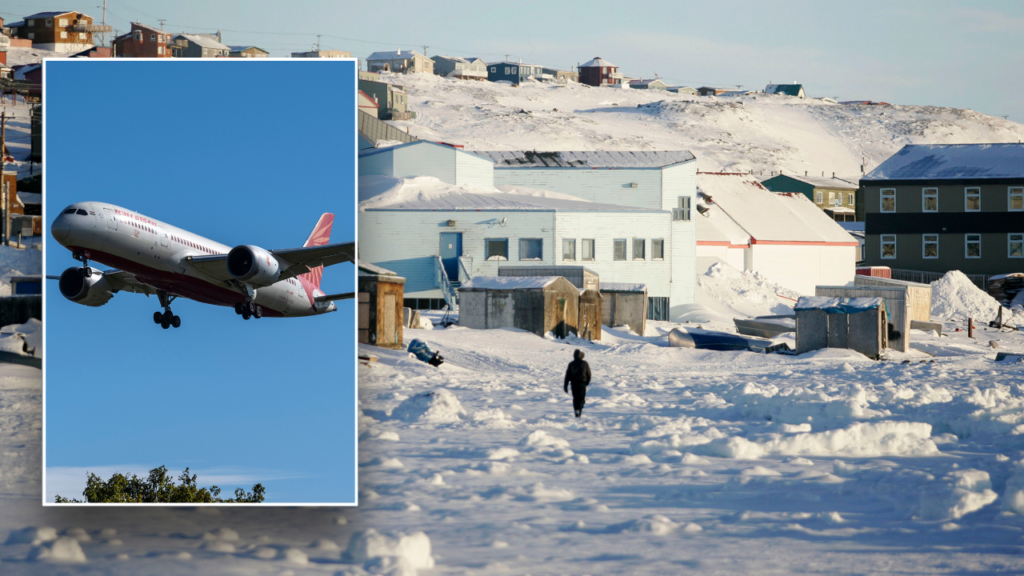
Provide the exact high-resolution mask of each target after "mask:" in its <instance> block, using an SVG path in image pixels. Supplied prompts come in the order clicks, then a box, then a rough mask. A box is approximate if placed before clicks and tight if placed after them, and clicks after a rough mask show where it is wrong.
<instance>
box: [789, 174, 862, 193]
mask: <svg viewBox="0 0 1024 576" xmlns="http://www.w3.org/2000/svg"><path fill="white" fill-rule="evenodd" d="M779 176H786V177H788V178H792V179H793V180H799V181H800V182H804V183H806V184H810V185H811V186H814V187H815V188H842V189H844V190H856V189H857V188H858V185H857V183H856V182H851V181H849V180H844V179H842V178H830V177H828V176H825V177H820V176H798V175H796V174H779Z"/></svg>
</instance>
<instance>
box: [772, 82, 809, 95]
mask: <svg viewBox="0 0 1024 576" xmlns="http://www.w3.org/2000/svg"><path fill="white" fill-rule="evenodd" d="M803 87H804V85H803V84H769V85H768V86H767V87H766V88H765V89H764V92H765V94H785V95H787V96H799V95H800V90H801V89H802V88H803Z"/></svg>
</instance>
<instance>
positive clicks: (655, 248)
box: [651, 238, 665, 260]
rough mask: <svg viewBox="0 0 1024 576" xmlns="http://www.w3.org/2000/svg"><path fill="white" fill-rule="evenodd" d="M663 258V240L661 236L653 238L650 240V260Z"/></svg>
mask: <svg viewBox="0 0 1024 576" xmlns="http://www.w3.org/2000/svg"><path fill="white" fill-rule="evenodd" d="M664 259H665V240H663V239H662V238H655V239H654V240H651V260H664Z"/></svg>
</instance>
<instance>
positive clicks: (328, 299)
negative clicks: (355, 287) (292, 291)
mask: <svg viewBox="0 0 1024 576" xmlns="http://www.w3.org/2000/svg"><path fill="white" fill-rule="evenodd" d="M355 297H356V293H355V292H345V293H344V294H324V295H323V296H317V297H316V298H313V300H316V301H317V302H331V301H334V300H350V299H352V298H355Z"/></svg>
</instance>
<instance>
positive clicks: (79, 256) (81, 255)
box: [71, 252, 92, 278]
mask: <svg viewBox="0 0 1024 576" xmlns="http://www.w3.org/2000/svg"><path fill="white" fill-rule="evenodd" d="M71 257H72V258H74V259H75V260H78V261H79V262H81V263H82V265H83V266H84V268H82V273H83V274H85V277H86V278H91V277H92V268H89V256H88V255H86V253H85V252H72V253H71Z"/></svg>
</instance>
